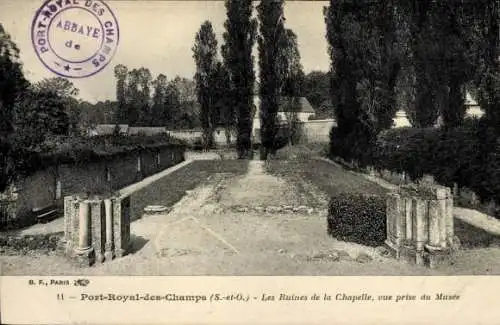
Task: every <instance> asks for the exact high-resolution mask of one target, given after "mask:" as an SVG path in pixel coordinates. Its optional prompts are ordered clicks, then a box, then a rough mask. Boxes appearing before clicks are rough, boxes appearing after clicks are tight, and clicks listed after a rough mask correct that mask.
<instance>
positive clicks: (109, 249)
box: [104, 244, 115, 261]
mask: <svg viewBox="0 0 500 325" xmlns="http://www.w3.org/2000/svg"><path fill="white" fill-rule="evenodd" d="M114 258H115V252H113V246H112V244H106V251H105V253H104V259H105V260H106V261H111V260H113V259H114Z"/></svg>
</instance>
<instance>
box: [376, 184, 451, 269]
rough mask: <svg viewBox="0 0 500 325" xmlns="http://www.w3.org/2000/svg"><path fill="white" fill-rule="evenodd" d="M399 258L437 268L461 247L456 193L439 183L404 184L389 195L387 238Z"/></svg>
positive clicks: (388, 243) (390, 247)
mask: <svg viewBox="0 0 500 325" xmlns="http://www.w3.org/2000/svg"><path fill="white" fill-rule="evenodd" d="M385 244H386V246H387V247H388V248H389V251H390V252H391V253H392V255H393V256H394V257H396V258H397V259H400V260H403V261H407V262H410V263H412V264H416V265H424V266H427V267H430V268H434V267H435V266H436V265H438V264H441V263H448V262H450V261H451V258H452V257H453V252H454V251H455V250H456V249H457V248H458V241H457V240H456V237H455V235H454V230H453V195H452V193H451V190H450V189H449V188H447V187H444V186H440V185H437V184H425V183H421V184H409V185H402V186H400V187H399V188H398V190H397V191H396V192H394V193H391V194H389V197H388V198H387V239H386V241H385Z"/></svg>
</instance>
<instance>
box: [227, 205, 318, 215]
mask: <svg viewBox="0 0 500 325" xmlns="http://www.w3.org/2000/svg"><path fill="white" fill-rule="evenodd" d="M229 210H231V211H233V212H239V213H245V212H258V213H294V214H303V215H311V214H313V213H319V212H321V210H319V209H315V208H312V207H308V206H304V205H301V206H290V205H283V206H267V207H264V206H232V207H230V208H229Z"/></svg>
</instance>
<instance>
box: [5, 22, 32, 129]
mask: <svg viewBox="0 0 500 325" xmlns="http://www.w3.org/2000/svg"><path fill="white" fill-rule="evenodd" d="M28 86H29V83H28V81H27V80H26V79H25V77H24V75H23V72H22V65H21V62H20V61H19V49H18V48H17V46H16V44H15V43H14V42H13V41H12V40H11V37H10V35H9V34H7V32H6V31H5V29H4V28H3V26H2V24H0V103H1V108H2V109H1V110H0V137H2V138H3V137H5V136H6V135H7V134H8V133H10V132H12V130H13V124H12V122H13V108H14V104H15V102H16V100H17V99H18V97H19V96H21V95H22V94H23V93H24V92H25V91H26V89H27V87H28Z"/></svg>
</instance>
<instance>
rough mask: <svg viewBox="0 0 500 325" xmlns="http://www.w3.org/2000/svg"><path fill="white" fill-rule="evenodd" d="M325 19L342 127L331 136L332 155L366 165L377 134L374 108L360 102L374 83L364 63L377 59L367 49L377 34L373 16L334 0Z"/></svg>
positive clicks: (355, 5) (333, 89) (345, 0)
mask: <svg viewBox="0 0 500 325" xmlns="http://www.w3.org/2000/svg"><path fill="white" fill-rule="evenodd" d="M324 16H325V22H326V25H327V35H326V36H327V40H328V44H329V53H330V57H331V62H332V68H331V71H332V83H331V92H332V105H333V107H334V110H335V116H336V120H337V124H338V126H337V128H335V129H333V130H332V133H331V139H330V154H332V155H337V156H340V157H343V158H344V159H347V160H353V161H355V162H359V163H361V164H366V163H368V162H369V161H370V159H371V153H370V148H371V147H372V143H371V142H372V141H374V138H375V136H374V133H375V132H376V114H375V110H374V109H373V108H374V106H370V104H369V103H368V105H367V103H366V102H364V103H362V102H361V100H360V93H363V91H366V87H367V85H368V86H370V84H371V82H372V80H370V79H367V75H366V71H364V70H363V69H365V68H366V67H364V64H365V62H364V60H366V59H373V58H372V53H370V49H367V47H366V46H365V42H366V41H367V40H368V39H370V36H371V35H370V33H372V32H373V29H372V28H369V27H370V24H369V22H368V19H369V12H367V10H366V7H364V6H363V3H362V2H358V1H350V0H338V1H335V0H332V1H330V6H329V7H326V8H325V9H324ZM372 78H373V77H372ZM363 87H365V89H363ZM365 96H366V93H365Z"/></svg>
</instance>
